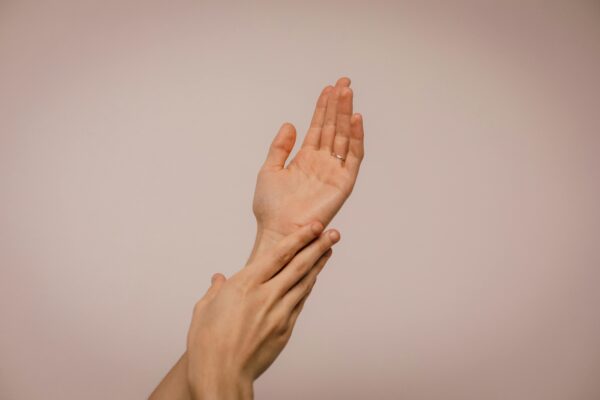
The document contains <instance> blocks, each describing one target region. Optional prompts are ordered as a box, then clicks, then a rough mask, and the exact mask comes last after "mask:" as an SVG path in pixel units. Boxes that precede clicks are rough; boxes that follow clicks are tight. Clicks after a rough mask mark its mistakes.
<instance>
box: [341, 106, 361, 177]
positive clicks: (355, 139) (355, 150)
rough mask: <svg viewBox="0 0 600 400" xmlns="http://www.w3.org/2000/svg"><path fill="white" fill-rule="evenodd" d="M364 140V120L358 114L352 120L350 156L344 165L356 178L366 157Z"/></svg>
mask: <svg viewBox="0 0 600 400" xmlns="http://www.w3.org/2000/svg"><path fill="white" fill-rule="evenodd" d="M364 138H365V132H364V128H363V118H362V115H360V114H358V113H356V114H354V115H353V116H352V118H351V119H350V143H349V146H348V156H347V157H346V162H345V163H344V164H345V167H346V168H348V170H349V171H350V172H351V173H352V174H353V175H354V176H356V175H358V169H359V168H360V163H361V162H362V160H363V158H364V156H365V147H364V141H365V140H364Z"/></svg>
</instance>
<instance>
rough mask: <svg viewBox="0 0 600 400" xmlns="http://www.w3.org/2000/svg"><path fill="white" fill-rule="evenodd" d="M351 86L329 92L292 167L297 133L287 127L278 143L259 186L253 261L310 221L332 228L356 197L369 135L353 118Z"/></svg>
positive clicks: (342, 83) (341, 83) (345, 82)
mask: <svg viewBox="0 0 600 400" xmlns="http://www.w3.org/2000/svg"><path fill="white" fill-rule="evenodd" d="M349 86H350V79H349V78H345V77H344V78H340V79H338V81H337V82H336V84H335V86H326V87H325V88H324V89H323V91H322V92H321V94H320V96H319V99H318V100H317V104H316V107H315V111H314V114H313V117H312V121H311V124H310V128H309V129H308V132H307V133H306V136H305V138H304V141H303V143H302V147H301V148H300V150H299V151H298V153H297V154H296V155H295V157H294V158H293V159H292V160H291V161H290V162H289V163H288V165H287V166H285V163H286V161H287V159H288V157H289V155H290V152H291V151H292V148H293V147H294V144H295V142H296V129H295V128H294V126H293V125H292V124H290V123H285V124H283V126H282V127H281V129H280V130H279V133H278V134H277V136H276V137H275V139H274V140H273V142H272V144H271V146H270V148H269V153H268V155H267V159H266V160H265V162H264V164H263V166H262V167H261V169H260V171H259V173H258V177H257V181H256V190H255V193H254V201H253V212H254V215H255V217H256V223H257V235H256V242H255V246H254V248H253V251H252V254H251V255H250V260H252V258H253V257H255V256H257V255H259V254H261V253H262V252H264V251H267V250H268V248H269V247H270V246H272V245H273V244H274V243H276V242H277V241H278V240H280V239H281V237H283V236H284V235H287V234H289V233H290V232H293V231H294V230H295V229H297V228H298V227H299V226H302V225H304V224H307V223H308V222H310V221H313V220H316V221H319V222H321V223H322V224H323V225H324V226H327V224H329V222H330V221H331V220H332V219H333V217H334V216H335V214H336V213H337V212H338V211H339V210H340V208H341V207H342V205H343V204H344V202H345V201H346V199H347V198H348V196H350V194H351V193H352V190H353V188H354V184H355V183H356V178H357V176H358V172H359V169H360V165H361V162H362V160H363V158H364V129H363V119H362V116H361V115H360V114H358V113H353V105H352V103H353V92H352V89H350V87H349ZM332 153H334V154H339V155H341V156H342V157H343V158H345V161H342V160H340V159H338V158H336V157H333V156H332Z"/></svg>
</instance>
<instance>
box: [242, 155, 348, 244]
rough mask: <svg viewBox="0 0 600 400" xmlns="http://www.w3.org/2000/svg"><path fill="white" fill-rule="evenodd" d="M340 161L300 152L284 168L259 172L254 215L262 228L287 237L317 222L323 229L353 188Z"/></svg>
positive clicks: (328, 156) (326, 156) (331, 157)
mask: <svg viewBox="0 0 600 400" xmlns="http://www.w3.org/2000/svg"><path fill="white" fill-rule="evenodd" d="M354 181H355V179H354V177H353V176H352V174H350V173H349V171H348V170H346V169H344V168H342V164H341V160H339V159H337V158H335V157H333V156H331V154H329V153H328V152H327V151H322V150H315V149H311V148H303V149H301V150H300V151H299V152H298V154H297V155H296V157H295V158H294V160H293V161H292V162H291V163H290V165H289V166H288V167H287V168H282V169H280V170H270V169H267V170H261V172H260V173H259V176H258V180H257V185H256V193H255V197H254V205H253V209H254V213H255V215H256V217H257V219H258V220H259V221H260V222H261V224H262V226H263V228H265V229H270V230H272V231H275V232H278V233H281V234H288V233H290V232H292V231H294V230H295V229H297V228H298V227H300V226H302V225H305V224H308V223H309V222H311V221H314V220H317V221H320V222H321V223H323V225H327V224H328V223H329V222H330V221H331V220H332V219H333V217H334V215H335V214H336V213H337V212H338V211H339V209H340V208H341V206H342V204H343V203H344V201H345V200H346V198H347V197H348V196H349V194H350V192H351V191H352V187H353V186H354Z"/></svg>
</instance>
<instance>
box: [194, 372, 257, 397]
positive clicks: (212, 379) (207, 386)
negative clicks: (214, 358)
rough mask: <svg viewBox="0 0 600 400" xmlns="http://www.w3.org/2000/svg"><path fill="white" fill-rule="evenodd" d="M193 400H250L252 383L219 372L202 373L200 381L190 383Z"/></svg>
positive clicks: (252, 389)
mask: <svg viewBox="0 0 600 400" xmlns="http://www.w3.org/2000/svg"><path fill="white" fill-rule="evenodd" d="M190 388H191V393H192V398H193V399H194V400H252V399H253V398H254V388H253V386H252V381H251V380H248V379H243V378H239V377H229V376H225V375H224V374H221V373H220V372H218V371H217V372H216V373H214V374H212V373H204V374H202V377H201V378H200V379H196V380H195V381H192V382H190Z"/></svg>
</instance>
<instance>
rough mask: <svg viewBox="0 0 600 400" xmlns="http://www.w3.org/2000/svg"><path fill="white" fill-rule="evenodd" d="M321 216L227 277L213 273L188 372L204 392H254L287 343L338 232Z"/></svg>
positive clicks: (202, 395) (196, 319) (194, 328)
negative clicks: (326, 227) (321, 220)
mask: <svg viewBox="0 0 600 400" xmlns="http://www.w3.org/2000/svg"><path fill="white" fill-rule="evenodd" d="M322 229H323V225H322V224H321V223H319V222H314V223H312V224H309V225H306V226H304V227H301V228H300V229H298V230H297V231H296V232H294V233H292V234H290V235H288V236H286V237H284V238H283V239H282V240H281V241H280V242H279V243H278V244H277V245H276V246H274V247H273V248H272V249H271V250H270V251H269V252H267V253H265V254H264V255H261V256H260V257H257V258H256V259H255V260H254V261H253V262H251V263H250V264H248V265H247V266H246V267H245V268H244V269H242V270H241V271H240V272H238V273H236V274H235V275H233V276H232V277H231V278H230V279H225V277H224V276H223V275H221V274H215V275H214V276H213V281H212V285H211V287H210V288H209V290H208V291H207V293H206V294H205V295H204V297H203V298H202V299H201V300H200V301H199V302H198V303H197V304H196V307H195V309H194V314H193V318H192V323H191V327H190V330H189V333H188V341H187V342H188V345H187V357H188V379H189V384H190V388H191V393H192V396H193V397H194V398H199V399H230V398H231V399H246V398H252V393H253V392H252V383H253V382H254V380H255V379H256V378H258V377H259V376H260V375H261V374H262V373H263V372H264V371H265V370H266V369H267V368H268V367H269V366H270V365H271V364H272V363H273V361H275V358H276V357H277V356H278V355H279V353H280V352H281V351H282V350H283V348H284V347H285V345H286V344H287V342H288V340H289V338H290V335H291V333H292V330H293V328H294V325H295V323H296V320H297V318H298V315H299V314H300V312H301V311H302V307H303V305H304V302H305V301H306V298H307V296H308V295H309V293H310V291H311V289H312V287H313V285H314V284H315V281H316V279H317V275H318V274H319V272H321V270H322V269H323V267H324V266H325V263H326V262H327V260H328V258H329V257H330V256H331V246H332V245H333V244H334V243H336V242H337V241H338V240H339V239H340V235H339V232H338V231H336V230H329V231H326V232H324V233H322V234H321V231H322Z"/></svg>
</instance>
